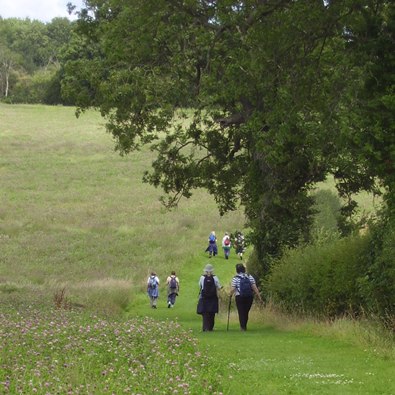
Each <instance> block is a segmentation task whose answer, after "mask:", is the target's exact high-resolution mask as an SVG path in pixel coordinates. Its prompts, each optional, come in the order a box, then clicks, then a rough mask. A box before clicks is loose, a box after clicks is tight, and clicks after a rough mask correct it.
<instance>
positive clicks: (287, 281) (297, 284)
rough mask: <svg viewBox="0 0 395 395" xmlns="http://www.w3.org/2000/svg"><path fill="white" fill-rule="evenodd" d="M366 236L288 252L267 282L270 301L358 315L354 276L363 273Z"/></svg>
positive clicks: (307, 310)
mask: <svg viewBox="0 0 395 395" xmlns="http://www.w3.org/2000/svg"><path fill="white" fill-rule="evenodd" d="M367 248H368V238H366V237H360V236H353V237H347V238H344V239H340V240H334V241H331V242H328V243H326V244H314V245H308V246H306V247H304V248H299V249H295V250H290V251H288V252H287V253H286V254H285V255H284V256H283V258H281V259H280V260H278V261H277V262H275V264H274V265H273V269H272V272H271V274H270V276H269V278H268V281H267V289H268V292H269V294H270V297H271V299H272V301H273V302H274V303H276V304H279V305H281V306H282V307H284V308H285V309H286V310H288V311H295V310H297V311H299V312H304V313H309V314H316V315H320V316H326V317H335V316H339V315H343V314H346V313H352V314H358V313H360V311H361V307H362V306H363V305H364V304H365V303H364V300H363V298H362V296H361V293H360V290H359V285H358V282H357V281H356V279H357V278H358V277H360V276H361V273H364V272H365V267H366V251H367Z"/></svg>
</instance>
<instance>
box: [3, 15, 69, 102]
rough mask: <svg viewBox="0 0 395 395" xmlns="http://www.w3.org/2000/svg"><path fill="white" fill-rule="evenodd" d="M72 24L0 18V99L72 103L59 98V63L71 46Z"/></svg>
mask: <svg viewBox="0 0 395 395" xmlns="http://www.w3.org/2000/svg"><path fill="white" fill-rule="evenodd" d="M74 27H75V22H71V21H69V20H68V19H67V18H54V19H53V20H52V21H51V22H49V23H43V22H40V21H37V20H30V19H24V20H22V19H17V18H9V19H3V18H1V17H0V100H2V101H6V102H10V103H44V104H73V103H70V102H67V101H66V100H64V99H63V98H62V95H61V80H62V61H63V59H64V58H65V56H67V53H68V51H69V49H70V46H72V45H73V44H72V43H73V37H74V33H73V31H74Z"/></svg>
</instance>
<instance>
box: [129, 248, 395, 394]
mask: <svg viewBox="0 0 395 395" xmlns="http://www.w3.org/2000/svg"><path fill="white" fill-rule="evenodd" d="M206 262H208V259H207V258H206V257H205V255H204V254H203V253H202V254H199V256H197V257H195V258H193V259H191V260H190V261H188V262H187V263H185V265H184V266H183V268H182V270H181V271H180V273H179V276H180V280H181V292H180V296H179V298H178V299H177V302H176V306H175V308H174V309H168V308H167V306H166V296H165V292H164V289H163V290H162V293H161V296H160V300H159V304H158V309H157V310H152V311H151V310H150V309H149V305H148V300H147V299H146V298H145V295H141V296H140V297H139V298H138V299H136V300H135V304H134V305H132V306H130V310H129V314H131V315H142V316H144V315H148V316H151V317H156V318H158V319H161V320H167V319H169V320H173V319H177V321H178V322H179V323H181V325H182V326H183V327H184V328H188V329H192V331H193V333H194V335H195V336H196V337H197V338H198V339H199V341H200V344H201V346H202V349H205V350H206V352H207V353H208V354H210V355H211V356H212V357H213V358H214V359H215V360H216V361H217V362H219V363H221V364H222V366H223V367H225V370H226V377H224V389H225V393H226V394H235V395H236V394H246V395H249V394H388V395H389V394H395V382H394V377H395V376H394V373H395V363H394V361H393V360H391V359H387V358H385V357H383V356H380V355H377V354H375V352H374V350H372V349H362V348H360V347H357V346H355V345H352V344H350V343H347V342H344V341H340V340H336V339H333V338H331V337H328V336H318V335H312V334H309V333H305V332H303V331H293V330H290V331H283V330H279V329H276V328H274V327H271V326H270V325H268V324H267V323H265V318H264V314H265V312H264V311H263V312H262V313H261V312H257V311H256V309H255V311H254V312H253V313H252V317H251V319H250V322H249V327H248V331H247V332H245V333H242V332H240V330H239V326H238V321H237V315H236V313H235V311H234V310H233V309H232V312H231V315H230V325H229V330H228V331H227V308H228V300H229V299H228V298H227V296H226V292H227V291H228V288H229V283H230V280H231V278H232V276H233V271H234V266H235V264H236V263H237V259H236V257H235V256H233V257H231V259H230V260H229V261H225V259H224V258H222V256H218V257H216V258H214V259H211V260H210V263H212V264H213V265H214V267H215V269H216V274H217V275H218V276H219V278H220V280H221V283H222V285H224V290H223V291H222V292H223V296H224V298H223V300H222V302H221V307H220V310H221V311H220V314H219V315H218V316H217V318H216V325H215V330H214V332H212V333H203V332H201V318H200V316H198V315H197V314H196V313H195V306H196V300H197V292H198V287H197V282H198V279H199V276H200V274H201V272H202V268H203V267H204V265H205V263H206ZM164 280H165V279H162V281H163V282H164ZM232 306H233V307H234V301H233V303H232ZM261 314H263V317H262V316H261ZM213 374H215V372H213Z"/></svg>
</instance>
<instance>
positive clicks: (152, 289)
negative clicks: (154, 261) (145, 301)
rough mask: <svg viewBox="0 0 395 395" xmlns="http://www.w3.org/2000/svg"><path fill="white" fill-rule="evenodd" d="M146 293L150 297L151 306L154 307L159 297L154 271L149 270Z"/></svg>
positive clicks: (157, 279) (157, 281)
mask: <svg viewBox="0 0 395 395" xmlns="http://www.w3.org/2000/svg"><path fill="white" fill-rule="evenodd" d="M147 294H148V297H149V299H150V305H151V307H152V308H153V309H156V304H157V301H158V297H159V278H158V276H157V275H156V273H155V272H151V275H150V276H149V277H148V280H147Z"/></svg>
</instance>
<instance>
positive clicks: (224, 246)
mask: <svg viewBox="0 0 395 395" xmlns="http://www.w3.org/2000/svg"><path fill="white" fill-rule="evenodd" d="M231 246H232V243H231V241H230V236H229V234H228V232H225V236H224V237H223V238H222V249H223V250H224V254H225V259H229V254H230V247H231Z"/></svg>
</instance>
